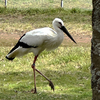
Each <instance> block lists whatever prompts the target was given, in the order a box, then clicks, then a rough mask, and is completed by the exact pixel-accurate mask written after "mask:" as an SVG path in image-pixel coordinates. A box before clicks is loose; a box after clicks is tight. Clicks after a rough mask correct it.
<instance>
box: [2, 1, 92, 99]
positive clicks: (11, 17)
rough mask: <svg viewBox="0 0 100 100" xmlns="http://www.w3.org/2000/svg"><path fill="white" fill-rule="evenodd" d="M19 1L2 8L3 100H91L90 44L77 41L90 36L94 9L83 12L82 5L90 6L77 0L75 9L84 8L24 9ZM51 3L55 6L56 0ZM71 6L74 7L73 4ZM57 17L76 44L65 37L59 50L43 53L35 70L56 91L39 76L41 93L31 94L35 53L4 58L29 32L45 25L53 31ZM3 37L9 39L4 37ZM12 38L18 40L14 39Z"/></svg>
mask: <svg viewBox="0 0 100 100" xmlns="http://www.w3.org/2000/svg"><path fill="white" fill-rule="evenodd" d="M54 1H56V0H54ZM59 1H60V0H59ZM0 2H1V1H0ZM2 2H3V1H2ZM9 2H11V0H9ZM16 2H17V1H16ZM20 2H21V1H19V2H17V4H16V7H14V8H12V7H10V5H8V8H7V9H5V8H3V6H1V7H0V68H1V69H0V99H1V100H35V99H36V100H42V99H43V100H47V99H48V100H91V95H92V93H91V84H90V83H91V72H90V42H89V43H88V42H87V43H85V42H84V41H86V40H85V39H84V41H83V42H82V43H81V42H78V39H77V38H78V37H80V38H83V37H91V33H92V29H91V10H89V9H91V8H89V9H88V8H87V7H84V8H85V9H83V6H82V5H81V3H83V2H84V4H88V1H87V0H84V1H81V3H80V4H78V3H76V2H78V1H77V0H73V2H74V3H76V7H78V5H81V7H82V8H81V9H80V8H73V7H72V8H71V9H66V8H59V7H58V6H57V8H51V7H50V8H42V9H39V8H32V7H26V5H25V8H24V6H22V7H23V9H22V8H20V7H19V5H18V4H19V3H20ZM25 2H29V1H25ZM50 2H51V3H52V4H53V0H51V1H50ZM89 2H90V0H89ZM27 4H28V3H27ZM89 4H90V3H89ZM70 5H71V6H72V3H71V4H70ZM74 5H75V4H74ZM85 6H86V5H85ZM88 6H89V5H88ZM55 17H59V18H61V19H62V20H63V21H64V23H65V26H66V27H67V29H68V30H69V32H70V33H71V34H72V36H73V37H74V38H75V39H77V41H76V42H77V45H75V44H74V43H72V42H71V41H70V40H68V39H67V37H66V38H65V40H64V41H63V43H62V45H61V46H60V47H59V48H58V49H56V50H54V51H50V52H47V51H44V52H43V53H41V55H40V56H39V58H38V60H37V62H36V67H37V69H39V70H40V71H41V72H42V73H44V74H45V75H46V76H47V77H48V78H49V79H51V80H52V82H53V83H54V85H55V91H54V92H53V91H51V89H50V87H49V85H48V82H47V81H46V80H45V79H44V78H43V77H41V76H40V75H39V74H38V73H36V82H37V90H38V94H32V93H30V90H31V89H32V88H34V85H33V84H34V82H33V80H34V79H33V72H32V68H31V64H32V60H33V54H32V53H30V54H28V55H25V56H24V57H22V58H15V60H14V61H8V60H6V59H5V56H6V54H7V53H8V52H9V50H10V49H11V48H12V47H13V45H15V43H16V42H17V40H18V38H19V37H20V36H21V35H22V34H24V33H26V32H27V31H29V30H32V29H36V28H40V27H45V26H48V27H51V28H53V27H52V20H53V19H54V18H55ZM2 34H3V35H7V36H8V37H2ZM11 35H13V36H15V37H13V38H11V37H10V36H11ZM18 36H19V37H18ZM16 38H17V39H16Z"/></svg>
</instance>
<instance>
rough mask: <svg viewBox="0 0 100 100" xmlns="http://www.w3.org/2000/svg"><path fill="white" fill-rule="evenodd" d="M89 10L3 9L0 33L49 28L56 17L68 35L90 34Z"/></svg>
mask: <svg viewBox="0 0 100 100" xmlns="http://www.w3.org/2000/svg"><path fill="white" fill-rule="evenodd" d="M91 13H92V12H91V10H81V9H78V8H73V9H61V8H56V9H51V8H48V9H23V10H21V9H20V10H18V9H17V8H16V9H11V8H8V9H5V8H0V31H2V33H3V32H4V33H11V34H15V33H17V34H21V35H22V34H23V33H25V32H27V31H29V30H32V29H36V28H40V27H51V28H52V20H53V19H54V18H56V17H58V18H61V19H62V20H63V21H64V24H65V26H66V27H67V29H68V30H69V32H70V33H74V34H76V35H77V34H82V33H85V34H84V35H90V34H91V30H92V29H91Z"/></svg>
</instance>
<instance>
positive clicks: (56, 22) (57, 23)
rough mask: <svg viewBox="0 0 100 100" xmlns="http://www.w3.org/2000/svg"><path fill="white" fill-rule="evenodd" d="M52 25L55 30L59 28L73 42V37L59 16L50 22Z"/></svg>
mask: <svg viewBox="0 0 100 100" xmlns="http://www.w3.org/2000/svg"><path fill="white" fill-rule="evenodd" d="M52 24H53V27H54V28H55V29H56V30H57V29H60V30H62V31H63V32H64V33H65V34H66V35H67V36H68V37H69V38H70V39H71V40H72V41H73V42H74V43H76V42H75V40H74V39H73V37H72V36H71V35H70V33H69V32H68V31H67V29H66V27H65V26H64V23H63V21H62V20H61V19H60V18H55V19H54V20H53V22H52Z"/></svg>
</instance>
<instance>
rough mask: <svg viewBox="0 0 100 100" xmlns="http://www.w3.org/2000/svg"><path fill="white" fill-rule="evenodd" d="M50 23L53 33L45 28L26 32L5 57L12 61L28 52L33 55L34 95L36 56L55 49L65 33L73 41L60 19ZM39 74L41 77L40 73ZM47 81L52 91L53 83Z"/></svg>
mask: <svg viewBox="0 0 100 100" xmlns="http://www.w3.org/2000/svg"><path fill="white" fill-rule="evenodd" d="M52 23H53V27H54V29H55V31H54V30H53V29H51V28H49V27H45V28H39V29H35V30H32V31H29V32H27V33H26V34H24V35H23V36H22V37H21V38H20V39H19V41H18V43H17V44H16V45H15V47H14V48H13V49H12V50H11V51H10V52H9V53H8V55H7V56H6V58H7V59H9V60H13V59H14V58H15V57H19V56H23V55H25V54H27V53H29V52H33V53H34V55H35V58H34V62H33V65H32V68H33V72H34V86H35V91H34V93H36V83H35V70H36V71H37V72H39V71H38V70H37V69H36V68H35V61H36V59H37V57H38V55H39V54H40V53H41V52H42V51H43V50H45V49H46V50H52V49H55V48H57V47H58V46H59V45H60V44H61V43H62V41H63V39H64V34H63V32H65V33H66V34H67V35H68V36H69V37H70V38H71V40H72V41H74V39H73V38H72V37H71V35H70V34H69V32H68V31H67V29H66V28H65V27H64V23H63V21H62V20H61V19H59V18H55V19H54V20H53V22H52ZM74 42H75V41H74ZM75 43H76V42H75ZM39 73H40V74H41V75H43V74H42V73H41V72H39ZM43 76H44V75H43ZM44 77H45V76H44ZM45 78H46V77H45ZM46 79H47V78H46ZM47 80H48V81H49V82H50V84H51V88H52V89H53V90H54V86H53V83H52V82H51V81H50V80H49V79H47Z"/></svg>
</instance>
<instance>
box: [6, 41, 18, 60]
mask: <svg viewBox="0 0 100 100" xmlns="http://www.w3.org/2000/svg"><path fill="white" fill-rule="evenodd" d="M18 46H19V45H18V43H17V44H16V45H15V47H13V48H12V49H11V51H10V52H9V53H8V54H7V56H6V58H7V59H8V60H13V59H14V58H15V57H16V55H17V53H18V50H17V49H18Z"/></svg>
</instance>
